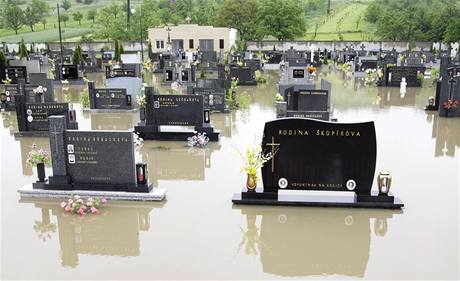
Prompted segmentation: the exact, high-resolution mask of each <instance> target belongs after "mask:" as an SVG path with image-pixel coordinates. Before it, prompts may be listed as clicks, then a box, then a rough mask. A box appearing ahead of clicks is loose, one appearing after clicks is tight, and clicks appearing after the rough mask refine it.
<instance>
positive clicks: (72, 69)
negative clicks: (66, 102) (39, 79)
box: [56, 64, 83, 83]
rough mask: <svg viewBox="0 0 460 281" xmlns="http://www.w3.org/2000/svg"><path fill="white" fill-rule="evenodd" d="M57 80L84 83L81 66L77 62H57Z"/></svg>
mask: <svg viewBox="0 0 460 281" xmlns="http://www.w3.org/2000/svg"><path fill="white" fill-rule="evenodd" d="M56 80H58V81H63V80H67V81H68V82H70V83H83V80H82V79H81V78H80V73H79V67H78V65H76V64H64V65H60V64H57V65H56Z"/></svg>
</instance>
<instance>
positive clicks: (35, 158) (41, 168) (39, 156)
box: [27, 144, 50, 182]
mask: <svg viewBox="0 0 460 281" xmlns="http://www.w3.org/2000/svg"><path fill="white" fill-rule="evenodd" d="M27 163H28V164H29V165H30V166H31V167H37V174H38V181H39V182H44V181H45V164H46V165H48V164H49V163H50V157H49V156H48V152H46V151H45V150H44V149H43V148H39V147H37V145H36V144H33V145H32V150H31V151H30V152H29V155H28V157H27Z"/></svg>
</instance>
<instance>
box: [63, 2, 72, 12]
mask: <svg viewBox="0 0 460 281" xmlns="http://www.w3.org/2000/svg"><path fill="white" fill-rule="evenodd" d="M61 7H62V8H63V9H64V10H65V11H66V12H67V11H68V10H69V9H70V7H72V3H70V0H63V1H62V5H61Z"/></svg>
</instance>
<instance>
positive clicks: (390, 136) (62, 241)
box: [1, 66, 460, 279]
mask: <svg viewBox="0 0 460 281" xmlns="http://www.w3.org/2000/svg"><path fill="white" fill-rule="evenodd" d="M269 75H270V82H269V83H268V84H266V85H259V86H257V87H239V88H238V92H239V93H240V94H241V95H243V96H244V101H245V102H244V105H245V108H242V109H240V110H237V111H234V112H232V113H230V114H213V115H212V116H211V120H212V123H213V124H214V126H215V127H217V128H218V129H220V130H221V132H222V133H221V139H220V142H219V143H211V144H210V145H209V146H208V147H207V148H205V149H190V148H188V147H187V146H186V143H185V141H184V142H158V141H144V144H143V146H142V147H140V148H138V151H137V152H136V157H137V160H138V161H140V160H142V161H145V162H147V163H148V170H149V180H150V181H151V182H152V183H153V184H154V186H155V187H158V188H165V189H167V200H166V201H165V202H162V203H133V202H123V203H115V202H110V203H109V205H108V207H106V208H105V209H103V211H102V213H101V214H100V215H97V216H87V217H78V216H70V215H66V214H65V213H63V212H62V211H61V210H60V208H59V206H58V205H59V204H58V203H59V202H55V201H40V200H27V201H21V200H19V196H18V194H17V189H18V188H20V187H21V186H23V185H26V184H30V183H31V182H32V181H35V180H36V175H35V171H34V170H32V169H31V168H29V167H28V166H27V165H26V164H25V159H26V154H27V152H28V151H29V149H30V146H31V145H32V143H37V144H38V145H40V146H43V147H45V148H46V149H47V150H48V151H49V144H48V140H47V139H45V138H42V139H28V138H22V139H15V138H14V137H13V135H12V133H13V132H14V131H15V130H17V125H16V119H15V116H14V114H3V115H2V118H3V121H2V122H1V123H2V125H1V140H2V144H1V164H2V166H1V171H2V172H1V178H2V179H1V183H2V187H1V194H2V196H1V200H2V207H1V211H2V223H1V226H2V230H1V231H2V232H1V234H2V242H1V247H2V250H1V251H2V267H1V269H2V270H1V271H2V273H1V277H2V278H5V279H281V278H292V277H296V278H340V279H344V278H352V279H356V278H365V279H458V278H459V168H460V167H459V157H460V151H459V147H460V118H456V119H446V118H439V117H438V116H437V114H435V113H427V112H425V111H424V110H423V107H424V106H425V104H426V101H427V99H428V97H429V96H430V95H434V88H433V87H430V86H429V85H425V87H424V88H408V91H407V93H406V94H405V95H404V96H401V95H400V93H399V88H377V87H367V86H363V85H361V86H360V83H359V81H355V80H354V79H353V78H350V77H345V76H344V75H343V73H342V72H340V71H335V70H334V69H333V67H328V66H326V67H323V69H322V72H321V76H322V77H323V78H326V79H328V80H330V81H331V82H332V101H333V106H334V116H335V117H336V118H338V120H339V122H362V121H368V120H373V121H375V123H376V131H377V151H378V153H377V169H376V172H378V171H380V170H388V171H390V172H391V174H392V176H393V186H392V191H393V192H394V193H395V194H397V195H398V196H399V197H400V198H401V199H402V200H403V201H404V203H405V206H406V207H405V209H404V210H403V211H391V210H369V209H343V208H342V209H340V208H308V207H265V206H264V207H262V206H236V205H235V206H233V205H232V202H231V198H232V195H233V193H236V192H239V191H240V190H241V188H242V187H243V186H244V184H245V180H246V176H245V175H244V174H242V173H241V170H240V169H241V161H240V159H239V155H238V152H237V149H244V147H245V146H246V145H248V144H249V145H252V144H256V143H259V142H260V140H261V136H262V130H263V126H264V122H265V121H269V120H272V119H274V118H275V112H274V108H273V100H274V96H275V94H276V92H277V85H276V82H277V81H278V76H277V74H276V73H274V72H271V73H269ZM90 78H91V79H97V80H99V83H103V82H102V80H101V79H102V76H101V75H92V76H91V77H90ZM149 81H155V79H149ZM149 83H153V82H149ZM425 84H429V83H425ZM81 90H82V88H81V87H80V88H78V87H71V89H70V90H69V92H70V96H69V98H68V99H70V100H72V101H73V102H74V103H75V104H74V108H75V109H77V115H78V116H77V120H78V122H79V126H80V129H83V130H89V129H93V130H100V129H110V130H113V129H115V130H128V129H131V128H132V127H133V125H134V124H135V123H136V122H137V121H138V116H137V114H96V113H94V114H89V113H83V112H82V111H81V110H80V109H81V106H80V105H79V104H78V101H79V97H78V96H79V93H80V92H81ZM56 91H57V94H56V96H57V97H58V99H59V100H64V95H63V94H62V93H61V90H60V89H56ZM50 173H51V170H50V169H47V174H50ZM374 188H375V186H374Z"/></svg>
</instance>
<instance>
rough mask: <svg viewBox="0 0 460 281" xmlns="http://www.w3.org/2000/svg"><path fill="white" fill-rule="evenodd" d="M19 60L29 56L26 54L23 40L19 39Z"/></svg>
mask: <svg viewBox="0 0 460 281" xmlns="http://www.w3.org/2000/svg"><path fill="white" fill-rule="evenodd" d="M18 55H19V58H20V59H23V58H28V57H29V54H28V53H27V47H26V44H25V43H24V38H21V43H19V54H18Z"/></svg>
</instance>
